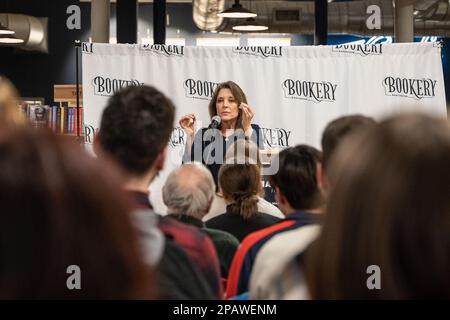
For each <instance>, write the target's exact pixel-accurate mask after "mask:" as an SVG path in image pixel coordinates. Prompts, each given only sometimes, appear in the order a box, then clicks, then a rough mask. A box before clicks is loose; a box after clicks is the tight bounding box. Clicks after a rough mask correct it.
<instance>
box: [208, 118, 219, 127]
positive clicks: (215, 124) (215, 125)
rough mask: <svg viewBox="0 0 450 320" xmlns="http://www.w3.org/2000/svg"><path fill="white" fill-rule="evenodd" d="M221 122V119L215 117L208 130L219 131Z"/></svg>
mask: <svg viewBox="0 0 450 320" xmlns="http://www.w3.org/2000/svg"><path fill="white" fill-rule="evenodd" d="M221 121H222V119H220V117H219V116H217V115H215V116H214V117H212V119H211V124H210V125H209V126H208V129H217V128H218V127H219V125H220V122H221Z"/></svg>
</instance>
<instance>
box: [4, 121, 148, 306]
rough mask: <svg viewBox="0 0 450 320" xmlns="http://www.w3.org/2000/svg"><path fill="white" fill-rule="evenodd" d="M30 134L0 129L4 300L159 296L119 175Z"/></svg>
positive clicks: (77, 151) (50, 139)
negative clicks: (142, 250)
mask: <svg viewBox="0 0 450 320" xmlns="http://www.w3.org/2000/svg"><path fill="white" fill-rule="evenodd" d="M28 130H29V129H28ZM28 130H26V129H22V130H18V129H10V130H8V129H5V128H1V129H0V204H1V207H2V210H1V214H0V219H1V222H0V225H1V226H2V227H3V230H2V232H1V236H0V256H1V257H2V262H1V268H0V279H1V281H0V298H1V299H136V298H139V299H141V298H144V299H148V298H153V297H154V294H155V290H154V289H153V285H154V282H155V279H154V276H153V271H152V269H151V268H150V267H149V266H148V265H147V264H146V263H145V261H144V260H143V258H142V253H141V252H140V249H139V243H138V236H137V234H136V231H135V229H134V228H133V225H132V221H131V219H130V211H131V206H130V204H129V203H128V201H127V199H126V198H124V196H123V194H122V192H121V191H120V180H119V178H118V177H117V175H116V173H115V171H114V170H112V169H110V168H111V167H110V165H108V164H107V163H104V162H100V161H95V160H93V159H92V158H91V157H89V156H87V155H86V154H85V153H84V152H83V150H82V149H80V148H79V147H77V146H74V145H69V144H65V143H63V142H62V140H60V138H57V137H56V136H53V135H52V134H51V133H49V132H44V131H43V132H31V131H28ZM78 276H79V278H77V277H78ZM71 277H73V278H72V279H71ZM72 286H73V287H72Z"/></svg>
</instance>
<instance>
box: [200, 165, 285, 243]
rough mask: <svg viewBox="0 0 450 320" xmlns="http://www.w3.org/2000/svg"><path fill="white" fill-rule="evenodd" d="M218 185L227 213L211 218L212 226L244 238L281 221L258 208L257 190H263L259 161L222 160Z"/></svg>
mask: <svg viewBox="0 0 450 320" xmlns="http://www.w3.org/2000/svg"><path fill="white" fill-rule="evenodd" d="M248 159H249V160H251V158H248ZM219 185H220V191H221V193H222V194H223V196H224V199H225V201H226V203H227V207H226V213H225V214H222V215H219V216H217V217H215V218H212V219H210V220H208V221H207V222H206V226H208V227H209V228H213V229H219V230H223V231H226V232H229V233H231V234H232V235H234V236H235V237H236V238H237V239H238V240H239V241H242V240H243V239H244V238H245V237H246V236H247V235H248V234H250V233H252V232H254V231H257V230H260V229H263V228H266V227H268V226H271V225H273V224H274V223H277V222H278V221H280V219H278V218H276V217H274V216H271V215H268V214H266V213H261V212H258V205H257V203H258V198H257V194H260V193H261V189H262V185H261V175H260V169H259V166H258V165H257V164H251V163H247V164H228V163H225V164H223V165H222V166H221V167H220V170H219Z"/></svg>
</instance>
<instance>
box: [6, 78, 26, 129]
mask: <svg viewBox="0 0 450 320" xmlns="http://www.w3.org/2000/svg"><path fill="white" fill-rule="evenodd" d="M18 105H19V98H18V94H17V91H16V89H15V88H14V86H13V85H12V83H11V82H9V81H8V80H7V79H6V78H5V77H2V76H0V127H5V126H17V125H22V124H24V123H25V117H24V116H23V114H22V113H21V112H20V111H19V108H18Z"/></svg>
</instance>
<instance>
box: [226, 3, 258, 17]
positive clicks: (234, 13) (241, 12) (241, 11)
mask: <svg viewBox="0 0 450 320" xmlns="http://www.w3.org/2000/svg"><path fill="white" fill-rule="evenodd" d="M217 15H218V16H219V17H221V18H238V19H240V18H252V17H256V16H257V14H256V13H254V12H251V11H250V10H247V9H245V8H244V7H242V5H240V4H239V0H235V2H234V4H233V6H232V7H231V8H228V9H226V10H224V11H222V12H220V13H218V14H217Z"/></svg>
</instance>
